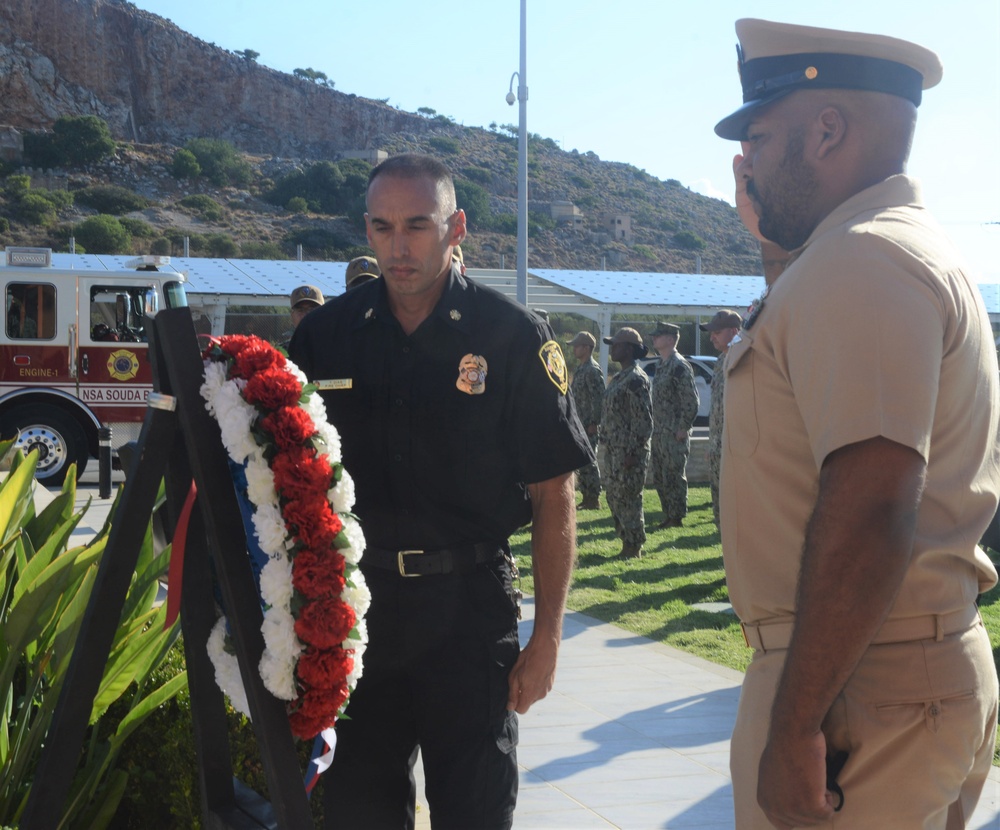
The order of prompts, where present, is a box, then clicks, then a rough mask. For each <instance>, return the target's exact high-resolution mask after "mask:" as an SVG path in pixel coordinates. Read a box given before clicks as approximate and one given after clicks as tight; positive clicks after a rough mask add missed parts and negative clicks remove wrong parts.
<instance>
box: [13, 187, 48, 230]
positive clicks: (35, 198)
mask: <svg viewBox="0 0 1000 830" xmlns="http://www.w3.org/2000/svg"><path fill="white" fill-rule="evenodd" d="M14 212H15V215H16V216H17V218H18V219H20V220H21V221H22V222H24V223H25V224H26V225H51V224H52V223H53V222H55V220H56V208H55V206H54V205H53V204H52V202H50V201H49V200H48V199H46V198H45V197H44V196H43V195H42V194H41V193H36V192H34V191H32V192H30V193H25V194H24V196H22V197H21V198H20V199H19V200H18V202H17V205H16V207H15V208H14Z"/></svg>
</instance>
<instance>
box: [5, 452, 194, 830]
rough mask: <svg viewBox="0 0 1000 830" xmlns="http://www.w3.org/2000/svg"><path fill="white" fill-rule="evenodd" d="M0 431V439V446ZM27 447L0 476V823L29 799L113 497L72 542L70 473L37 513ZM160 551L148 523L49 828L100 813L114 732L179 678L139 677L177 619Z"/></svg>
mask: <svg viewBox="0 0 1000 830" xmlns="http://www.w3.org/2000/svg"><path fill="white" fill-rule="evenodd" d="M9 443H10V442H7V443H0V456H2V455H3V453H4V451H5V448H6V447H9ZM35 458H36V455H35V454H34V453H32V454H29V455H28V457H27V458H24V457H23V456H20V455H18V456H15V459H14V462H13V464H12V469H11V471H10V473H9V474H7V476H6V478H4V479H3V480H2V481H0V630H2V632H3V637H2V640H0V825H4V824H10V825H14V824H16V823H17V822H18V820H19V819H20V816H21V813H22V812H23V810H24V807H25V805H26V803H27V798H28V793H29V790H30V788H31V782H32V776H33V774H34V769H35V766H36V765H37V763H38V760H39V756H40V753H41V748H42V745H43V743H44V741H45V738H46V734H47V732H48V730H49V726H50V724H51V722H52V716H53V712H54V711H55V707H56V702H57V700H58V698H59V693H60V691H61V690H62V685H63V681H64V679H65V676H66V671H67V669H68V667H69V661H70V658H71V656H72V653H73V648H74V646H75V645H76V640H77V635H78V632H79V629H80V624H81V622H82V620H83V615H84V612H85V610H86V608H87V603H88V601H89V599H90V595H91V592H92V590H93V587H94V581H95V578H96V575H97V568H98V565H99V564H100V561H101V557H102V556H103V554H104V550H105V547H106V545H107V541H108V534H109V531H110V527H111V523H112V521H113V519H114V515H115V508H116V507H117V501H116V504H115V506H114V507H113V508H112V510H111V512H110V514H109V517H108V521H107V522H106V523H105V526H104V527H103V528H102V529H101V531H100V532H99V533H98V534H97V535H96V536H95V538H94V539H93V540H92V541H91V542H90V543H89V544H86V545H82V546H74V547H70V537H71V534H72V532H73V530H74V528H75V527H76V526H77V524H78V523H79V521H80V519H81V518H82V517H83V515H84V513H85V512H86V509H87V508H86V507H85V508H84V509H83V511H81V512H74V500H75V497H76V483H75V482H76V475H75V474H74V472H72V471H71V472H70V474H69V475H68V476H67V477H66V482H65V484H64V485H63V488H62V490H61V492H60V493H59V494H58V495H57V496H55V498H54V499H53V501H52V502H51V503H50V504H49V505H48V506H46V507H45V508H44V509H43V510H42V511H41V512H40V513H37V514H36V512H35V507H34V502H33V499H32V487H33V486H34V483H33V481H34V472H35ZM119 497H120V494H119ZM88 506H89V503H88ZM169 555H170V551H169V548H168V549H167V550H165V551H163V552H161V553H159V554H157V553H156V552H155V550H154V548H153V540H152V531H151V529H147V532H146V537H145V539H144V541H143V545H142V549H141V551H140V554H139V560H138V563H137V565H136V569H135V573H134V574H133V577H132V584H131V586H130V588H129V592H128V596H127V599H126V602H125V607H124V609H123V610H122V615H121V620H120V622H119V627H118V631H117V633H116V636H115V639H114V642H113V644H112V647H111V653H110V655H109V657H108V661H107V664H106V665H105V669H104V674H103V677H102V680H101V685H100V688H99V690H98V693H97V696H96V698H95V700H94V703H93V708H92V710H91V717H90V726H89V728H88V731H87V736H86V740H85V745H84V747H83V751H82V753H81V756H80V760H79V763H78V766H77V770H76V774H75V777H74V779H73V782H72V786H71V790H70V797H69V798H68V799H67V803H66V806H65V808H64V812H63V815H62V818H61V820H60V823H59V825H58V827H59V828H88V830H90V829H92V830H98V828H103V827H106V826H107V825H108V823H109V822H110V821H111V818H112V817H113V815H114V813H115V810H116V809H117V806H118V802H119V801H120V800H121V797H122V794H123V792H124V791H125V787H126V784H127V780H128V776H127V774H126V773H125V772H124V771H122V770H118V769H115V760H116V758H117V755H118V752H119V750H120V749H121V746H122V744H123V743H124V742H125V740H127V739H128V737H129V735H131V734H132V732H134V730H135V729H136V728H137V727H138V726H139V725H140V724H141V723H142V721H143V720H144V719H145V718H146V717H147V716H148V715H149V714H150V713H151V712H153V711H154V710H155V709H156V707H157V706H160V705H161V704H163V703H165V702H166V701H168V700H170V698H172V697H173V696H174V695H175V694H177V692H178V691H179V690H180V689H182V688H183V687H184V685H185V684H186V682H187V675H186V673H183V672H182V673H180V674H178V675H176V676H174V677H173V678H171V679H169V680H167V681H166V682H163V683H162V684H161V685H159V686H157V687H156V688H148V686H149V684H148V683H147V680H148V679H149V677H150V674H151V672H152V670H153V669H154V668H155V667H156V666H157V665H158V664H159V662H160V661H161V660H162V659H163V657H164V655H165V654H166V652H167V650H168V649H169V648H170V646H171V644H172V643H173V642H174V641H175V640H176V638H177V635H178V631H177V626H176V625H174V626H171V627H170V628H169V629H166V630H165V629H164V621H165V613H166V609H165V607H164V606H160V607H157V605H156V602H155V600H156V594H157V581H158V579H159V577H160V576H162V575H163V574H164V573H165V572H166V569H167V564H168V559H169ZM119 698H121V699H122V703H123V704H124V706H123V705H121V704H119V706H117V707H116V712H120V711H124V712H125V714H124V715H123V716H122V717H121V718H120V719H119V720H117V722H113V723H112V722H109V721H110V720H111V719H110V718H107V717H105V714H106V712H107V710H108V707H109V706H110V705H111V704H112V703H114V702H115V701H116V700H118V699H119ZM64 751H74V752H75V751H76V748H75V747H66V748H65V750H64Z"/></svg>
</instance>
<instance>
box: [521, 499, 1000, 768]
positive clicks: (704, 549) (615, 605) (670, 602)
mask: <svg viewBox="0 0 1000 830" xmlns="http://www.w3.org/2000/svg"><path fill="white" fill-rule="evenodd" d="M601 503H602V504H604V503H605V500H604V496H603V494H602V496H601ZM643 506H644V508H645V512H646V525H647V527H649V526H651V525H653V524H656V523H658V522H660V520H661V519H662V518H663V514H662V513H661V512H660V504H659V499H658V498H657V496H656V492H655V491H653V490H646V491H645V492H644V494H643ZM529 543H530V534H529V533H528V531H526V530H525V531H522V532H521V533H518V534H515V535H514V536H512V537H511V545H512V548H513V551H514V553H515V555H516V556H517V561H518V567H519V569H520V571H521V582H522V588H523V590H524V591H525V592H526V593H529V594H530V593H531V592H532V587H533V585H532V579H531V556H530V545H529ZM620 550H621V542H620V541H619V540H618V538H617V537H616V536H615V532H614V528H613V525H612V522H611V514H610V513H609V512H608V510H607V508H606V507H602V509H600V510H582V511H580V512H579V513H578V514H577V565H576V571H575V572H574V575H573V584H572V586H571V587H570V593H569V598H568V600H567V606H568V607H569V608H571V609H572V610H574V611H580V612H582V613H584V614H587V615H588V616H591V617H595V618H596V619H599V620H603V621H604V622H609V623H613V624H614V625H618V626H621V627H622V628H625V629H627V630H628V631H632V632H635V633H636V634H641V635H643V636H645V637H649V638H650V639H653V640H657V641H659V642H661V643H666V644H667V645H671V646H674V647H675V648H679V649H683V650H684V651H688V652H691V653H692V654H697V655H698V656H699V657H704V658H705V659H706V660H711V661H712V662H715V663H720V664H722V665H724V666H729V667H730V668H734V669H738V670H740V671H744V670H745V669H746V667H747V664H748V663H749V662H750V654H751V652H750V649H749V648H748V647H747V645H746V643H744V641H743V634H742V632H741V631H740V626H739V623H738V622H737V620H736V617H735V616H734V615H733V614H732V613H726V612H717V611H707V610H702V609H699V608H697V607H694V606H696V605H698V604H699V603H707V602H728V600H729V592H728V591H727V589H726V580H725V573H724V572H723V568H722V547H721V545H720V541H719V534H718V532H717V531H716V529H715V523H714V522H713V521H712V503H711V499H710V496H709V491H708V488H707V487H692V488H691V490H690V491H689V493H688V515H687V518H686V519H685V520H684V527H680V528H670V529H667V530H647V539H646V545H645V548H644V553H643V556H642V558H641V559H631V560H622V559H617V558H616V556H617V554H618V552H619V551H620ZM990 553H991V554H992V555H993V557H994V562H1000V555H998V554H997V553H996V552H995V551H990ZM980 610H981V611H982V615H983V621H984V622H985V624H986V629H987V631H988V632H989V635H990V642H991V643H992V645H993V657H994V661H995V662H1000V587H998V588H994V589H993V590H992V591H990V592H989V593H987V594H984V595H983V596H982V597H981V600H980ZM994 762H995V763H996V762H997V759H995V760H994Z"/></svg>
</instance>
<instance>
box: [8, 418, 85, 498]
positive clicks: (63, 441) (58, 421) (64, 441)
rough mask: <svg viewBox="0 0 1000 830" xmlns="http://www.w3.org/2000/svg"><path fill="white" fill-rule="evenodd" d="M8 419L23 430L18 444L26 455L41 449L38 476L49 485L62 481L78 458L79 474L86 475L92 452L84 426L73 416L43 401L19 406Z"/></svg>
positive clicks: (77, 467) (36, 474)
mask: <svg viewBox="0 0 1000 830" xmlns="http://www.w3.org/2000/svg"><path fill="white" fill-rule="evenodd" d="M4 421H5V423H6V424H7V425H8V426H10V427H16V428H17V429H19V430H20V431H21V435H20V437H19V438H18V441H17V446H18V447H20V448H21V450H22V451H23V452H24V454H25V455H27V454H28V453H29V452H37V453H38V466H37V467H36V468H35V478H37V479H38V480H39V481H41V482H43V483H44V484H46V485H49V486H58V485H60V484H62V483H63V481H64V480H65V478H66V473H67V472H69V465H70V464H73V463H74V462H75V463H76V472H77V476H80V475H83V471H84V468H85V467H86V466H87V459H88V458H89V456H90V453H89V452H88V451H87V438H86V436H85V435H84V434H83V429H82V428H81V427H80V425H79V424H78V423H77V422H76V421H75V420H74V419H73V417H72V416H70V415H67V414H66V413H65V412H63V411H62V410H60V409H57V408H56V407H54V406H45V405H41V404H40V405H36V406H25V407H22V408H20V409H15V410H13V411H11V413H10V414H9V415H8V417H6V418H5V419H4Z"/></svg>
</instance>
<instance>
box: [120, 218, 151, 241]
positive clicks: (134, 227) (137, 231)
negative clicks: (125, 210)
mask: <svg viewBox="0 0 1000 830" xmlns="http://www.w3.org/2000/svg"><path fill="white" fill-rule="evenodd" d="M118 221H119V222H120V223H121V226H122V227H123V228H125V230H127V231H128V232H129V233H130V234H132V236H133V237H138V238H140V239H149V238H151V237H154V236H156V235H157V234H158V233H159V231H158V230H156V228H154V227H153V226H152V225H150V224H149V222H146V221H145V220H143V219H130V218H129V217H127V216H122V217H121V218H119V220H118Z"/></svg>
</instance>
